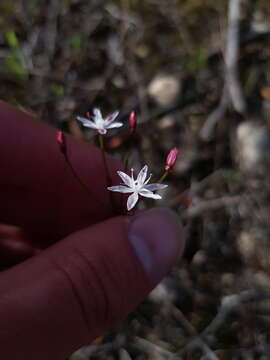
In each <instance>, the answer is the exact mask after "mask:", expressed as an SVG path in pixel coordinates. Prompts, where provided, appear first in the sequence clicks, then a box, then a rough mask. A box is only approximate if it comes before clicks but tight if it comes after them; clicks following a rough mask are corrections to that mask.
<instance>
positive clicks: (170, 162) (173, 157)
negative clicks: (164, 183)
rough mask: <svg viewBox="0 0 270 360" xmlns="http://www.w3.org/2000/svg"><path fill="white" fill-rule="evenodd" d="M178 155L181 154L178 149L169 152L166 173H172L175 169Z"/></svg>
mask: <svg viewBox="0 0 270 360" xmlns="http://www.w3.org/2000/svg"><path fill="white" fill-rule="evenodd" d="M178 153H179V150H178V149H177V148H176V147H175V148H173V149H172V150H171V151H170V152H169V154H168V156H167V159H166V166H165V170H166V171H171V170H172V168H173V167H174V165H175V163H176V160H177V157H178Z"/></svg>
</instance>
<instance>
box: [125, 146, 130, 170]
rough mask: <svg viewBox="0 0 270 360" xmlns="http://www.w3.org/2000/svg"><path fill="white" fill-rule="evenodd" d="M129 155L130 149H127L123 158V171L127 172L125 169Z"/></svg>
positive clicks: (126, 168)
mask: <svg viewBox="0 0 270 360" xmlns="http://www.w3.org/2000/svg"><path fill="white" fill-rule="evenodd" d="M130 155H131V150H130V149H128V150H127V152H126V153H125V156H124V160H123V163H124V170H125V172H127V170H128V162H129V158H130Z"/></svg>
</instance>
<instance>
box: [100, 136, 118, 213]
mask: <svg viewBox="0 0 270 360" xmlns="http://www.w3.org/2000/svg"><path fill="white" fill-rule="evenodd" d="M98 141H99V148H100V151H101V155H102V160H103V165H104V169H105V173H106V182H107V186H111V185H112V180H111V177H110V172H109V167H108V163H107V160H106V156H105V148H104V137H103V135H100V134H99V135H98ZM109 194H110V202H111V205H112V209H113V210H114V209H115V204H114V199H113V196H112V193H111V192H110V191H109Z"/></svg>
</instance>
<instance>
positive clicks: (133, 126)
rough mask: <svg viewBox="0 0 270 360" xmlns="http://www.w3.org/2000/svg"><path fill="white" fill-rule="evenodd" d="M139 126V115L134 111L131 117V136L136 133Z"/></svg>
mask: <svg viewBox="0 0 270 360" xmlns="http://www.w3.org/2000/svg"><path fill="white" fill-rule="evenodd" d="M136 126H137V114H136V112H135V111H132V112H131V113H130V115H129V132H130V134H132V133H134V131H135V130H136Z"/></svg>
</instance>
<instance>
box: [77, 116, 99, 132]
mask: <svg viewBox="0 0 270 360" xmlns="http://www.w3.org/2000/svg"><path fill="white" fill-rule="evenodd" d="M77 120H78V121H80V122H81V123H82V124H83V126H85V127H89V128H91V129H98V127H97V125H96V124H95V123H94V122H93V121H91V120H88V119H86V118H84V117H81V116H77Z"/></svg>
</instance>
